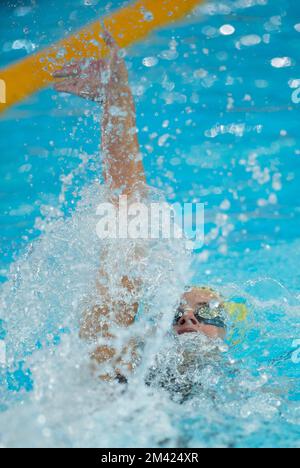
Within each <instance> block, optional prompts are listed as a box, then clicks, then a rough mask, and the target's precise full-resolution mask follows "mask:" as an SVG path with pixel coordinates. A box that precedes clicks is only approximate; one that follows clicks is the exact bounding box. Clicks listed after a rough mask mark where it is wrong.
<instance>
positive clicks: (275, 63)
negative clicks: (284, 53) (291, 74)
mask: <svg viewBox="0 0 300 468" xmlns="http://www.w3.org/2000/svg"><path fill="white" fill-rule="evenodd" d="M271 65H272V67H274V68H286V67H291V66H292V59H291V58H290V57H275V58H273V59H272V60H271Z"/></svg>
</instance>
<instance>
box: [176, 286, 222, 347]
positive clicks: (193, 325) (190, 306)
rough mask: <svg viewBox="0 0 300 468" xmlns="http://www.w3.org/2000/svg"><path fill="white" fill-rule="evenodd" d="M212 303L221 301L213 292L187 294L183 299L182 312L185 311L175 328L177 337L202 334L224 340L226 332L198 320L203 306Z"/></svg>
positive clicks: (191, 292)
mask: <svg viewBox="0 0 300 468" xmlns="http://www.w3.org/2000/svg"><path fill="white" fill-rule="evenodd" d="M212 301H220V298H219V297H218V296H217V295H216V294H215V293H213V292H210V291H207V290H203V291H202V290H199V289H192V290H191V291H189V292H187V293H185V294H184V295H183V296H182V299H181V306H180V308H181V310H182V311H184V313H183V314H182V316H181V317H180V318H179V319H178V321H177V323H176V324H175V325H174V326H173V328H174V331H175V333H176V334H177V335H182V334H184V333H202V334H203V335H205V336H207V337H208V338H212V339H217V338H221V339H224V338H225V336H226V330H225V329H224V328H220V327H216V326H214V325H207V324H205V323H201V322H199V320H198V319H197V310H198V309H199V307H200V306H202V305H203V304H209V303H211V302H212Z"/></svg>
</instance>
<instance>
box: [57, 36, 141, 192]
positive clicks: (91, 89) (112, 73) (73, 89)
mask: <svg viewBox="0 0 300 468" xmlns="http://www.w3.org/2000/svg"><path fill="white" fill-rule="evenodd" d="M103 37H104V40H105V42H106V44H107V46H108V47H109V50H110V54H109V56H108V58H107V59H99V60H93V61H90V62H86V61H84V62H81V63H77V64H74V65H67V66H66V67H64V68H63V69H62V70H60V71H58V72H56V73H55V74H54V77H55V78H57V79H60V78H62V79H63V80H62V81H58V82H57V83H56V84H55V89H56V90H57V91H59V92H66V93H70V94H75V95H78V96H81V97H83V98H85V99H89V100H93V101H96V102H99V103H101V104H102V105H103V116H102V126H101V127H102V142H101V148H102V155H103V177H104V180H105V182H106V184H107V185H108V186H109V187H110V188H111V190H112V194H114V196H117V197H118V196H119V195H128V196H129V197H130V196H135V195H138V194H140V193H141V192H143V191H144V189H145V186H146V180H145V172H144V167H143V162H142V159H141V153H140V147H139V142H138V136H137V128H136V112H135V104H134V100H133V96H132V92H131V90H130V86H129V83H128V72H127V68H126V64H125V62H124V60H123V58H122V57H121V55H120V50H119V48H118V46H117V45H116V44H115V42H114V40H113V39H112V37H111V36H110V35H109V34H108V33H107V32H106V31H105V32H104V34H103Z"/></svg>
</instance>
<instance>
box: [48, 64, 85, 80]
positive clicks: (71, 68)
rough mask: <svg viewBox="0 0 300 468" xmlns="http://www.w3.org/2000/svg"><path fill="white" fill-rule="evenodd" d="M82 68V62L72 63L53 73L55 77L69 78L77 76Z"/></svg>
mask: <svg viewBox="0 0 300 468" xmlns="http://www.w3.org/2000/svg"><path fill="white" fill-rule="evenodd" d="M81 70H82V63H81V62H80V63H74V64H72V65H70V64H68V65H65V66H64V67H63V68H62V69H61V70H57V71H56V72H54V73H53V77H54V78H69V77H71V76H77V75H78V74H79V73H80V72H81Z"/></svg>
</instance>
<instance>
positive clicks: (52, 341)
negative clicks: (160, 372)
mask: <svg viewBox="0 0 300 468" xmlns="http://www.w3.org/2000/svg"><path fill="white" fill-rule="evenodd" d="M127 3H129V2H122V1H115V0H114V1H110V2H108V1H104V2H103V1H102V2H99V1H97V0H95V1H94V0H91V1H86V2H84V1H83V0H68V1H65V2H63V5H62V4H61V3H59V2H54V1H46V0H39V1H38V2H36V5H35V6H32V5H31V2H29V1H28V2H25V1H24V2H20V3H18V5H19V6H18V7H16V6H15V5H12V4H11V3H10V2H8V1H7V2H2V4H1V6H0V13H1V17H3V18H5V22H2V25H1V30H0V36H1V41H0V44H1V45H0V67H1V68H2V67H5V66H6V65H8V64H10V63H12V62H14V61H15V60H18V59H21V58H22V57H25V56H26V55H27V54H30V53H32V52H33V51H35V50H38V49H40V48H41V47H44V46H46V45H49V44H51V43H53V42H54V41H56V40H57V39H60V38H62V37H64V36H65V35H66V34H69V33H71V32H73V31H75V30H76V29H77V28H78V27H80V26H82V25H84V24H86V23H87V22H88V21H90V20H93V19H95V18H97V17H99V16H101V15H105V14H108V13H110V12H111V11H113V9H115V8H119V7H120V6H122V5H125V4H127ZM229 25H230V27H229ZM229 32H230V33H231V34H227V33H229ZM299 38H300V5H299V2H297V0H286V1H282V0H232V1H229V0H223V1H220V2H214V1H210V2H207V3H206V4H205V5H204V6H202V7H199V8H198V9H197V10H195V11H194V12H193V14H191V15H190V16H189V17H188V18H186V19H185V20H184V21H182V22H180V23H178V24H176V25H173V26H171V27H168V28H165V29H163V30H161V31H157V32H155V33H153V34H152V35H151V36H150V37H149V38H148V39H147V40H145V41H144V42H143V43H142V44H138V45H136V46H134V47H132V48H130V49H129V50H128V51H127V57H126V61H127V64H128V66H129V72H130V82H131V85H132V88H133V93H134V96H135V99H136V105H137V116H138V127H139V138H140V143H141V147H142V151H143V155H144V161H145V167H146V173H147V179H148V181H149V184H151V185H152V186H153V187H155V188H157V189H159V190H160V191H161V192H162V193H164V195H165V197H166V199H167V200H168V201H170V202H172V203H173V202H174V201H180V202H184V201H201V202H203V203H205V205H206V226H205V229H206V243H205V246H204V247H203V249H201V251H197V252H194V254H193V257H192V282H193V283H196V284H211V285H214V286H216V287H218V288H220V290H221V291H222V292H223V293H224V294H225V295H227V296H228V297H233V296H234V297H236V296H238V297H243V298H245V300H246V301H247V303H248V306H249V310H250V311H251V314H250V316H249V319H248V322H247V323H246V324H243V325H242V326H241V328H243V327H244V330H239V336H240V339H239V341H238V344H237V345H236V346H233V345H232V343H228V346H229V348H228V350H226V351H224V359H226V360H227V362H229V363H231V364H232V365H233V366H234V369H238V372H237V375H235V376H234V377H233V376H232V375H230V376H229V375H226V378H225V377H224V379H222V378H220V374H219V372H218V369H217V370H215V369H213V370H211V373H210V374H209V375H206V374H205V375H201V379H202V380H203V379H204V380H205V384H207V386H209V385H214V387H215V391H216V394H217V395H218V398H217V403H216V404H215V403H212V401H211V400H209V399H208V398H206V397H204V396H198V397H197V398H194V399H192V400H191V401H189V402H186V403H185V404H181V405H180V404H178V403H176V402H174V401H173V400H170V398H169V397H168V396H167V395H166V394H165V393H161V392H159V391H157V392H154V393H151V392H150V391H149V389H146V388H145V387H144V386H143V385H142V383H141V378H140V376H137V377H136V379H137V381H136V382H135V385H133V387H132V388H131V387H130V388H129V390H128V392H127V393H126V394H125V395H123V396H121V398H122V405H118V404H117V403H116V405H114V410H113V412H111V410H110V408H109V407H106V405H105V404H104V402H103V401H102V400H101V392H100V391H99V387H100V384H99V383H98V382H96V383H95V381H94V380H95V379H92V377H91V376H90V374H89V371H88V367H89V366H88V359H87V358H85V357H83V356H86V355H88V353H87V352H83V351H86V350H83V347H84V344H83V343H80V342H79V341H78V340H77V333H76V324H77V323H78V319H79V317H80V313H79V310H80V304H81V302H82V301H83V300H84V297H85V295H86V294H88V293H89V291H90V289H91V287H92V284H93V279H94V278H95V275H96V271H97V267H99V246H98V245H97V241H96V238H95V233H94V226H95V218H94V215H95V207H96V205H97V201H99V199H101V197H103V196H104V195H103V193H102V192H101V189H99V188H98V185H99V184H98V182H95V181H96V180H99V179H100V178H101V160H100V156H99V141H100V126H99V121H100V119H99V110H98V108H97V107H96V106H95V105H94V104H91V103H88V102H83V101H81V100H80V99H77V98H74V97H67V96H64V95H57V94H56V93H55V92H54V91H53V90H51V89H46V90H43V91H41V92H39V93H37V94H35V95H34V96H31V97H30V98H28V99H27V100H26V101H24V102H22V103H21V104H20V105H18V106H15V107H14V108H12V109H11V110H9V111H8V112H7V113H6V114H4V115H1V116H0V128H1V142H0V147H1V160H0V178H1V189H0V205H1V211H0V225H1V257H0V280H1V294H0V319H1V321H0V340H1V341H2V342H5V343H6V347H7V354H8V364H7V366H6V367H5V366H2V367H0V385H1V394H0V409H1V410H2V412H1V413H0V445H3V446H51V445H55V446H112V447H113V446H175V445H176V446H190V447H203V446H205V447H211V446H234V447H245V446H246V447H257V446H259V447H264V446H272V447H283V446H284V447H286V446H287V447H293V446H297V447H298V446H299V423H300V404H299V397H300V393H299V366H300V358H299V352H298V349H299V347H300V320H299V312H300V304H299V301H300V274H299V264H300V237H299V227H300V204H299V201H298V196H297V195H298V194H299V187H298V183H299V182H298V181H299V176H300V136H299V135H298V131H297V128H298V122H299V112H300V99H298V96H300V91H299V94H297V90H298V89H300V63H299ZM147 57H155V58H156V59H157V60H155V61H152V63H153V64H155V65H154V66H151V67H148V66H145V63H146V62H145V61H144V59H145V58H147ZM0 78H1V69H0ZM20 79H26V77H22V78H20ZM79 201H80V202H79ZM78 203H79V205H78ZM163 255H164V253H163V252H160V258H154V259H152V260H151V262H150V260H149V264H148V266H149V271H148V273H144V275H145V277H144V279H145V280H147V281H149V284H151V288H152V289H151V288H150V291H151V292H153V291H155V299H153V301H154V302H153V306H154V305H155V301H157V302H156V306H157V304H159V305H160V306H161V307H162V310H164V308H166V310H168V307H170V306H171V305H172V304H167V303H165V299H164V297H165V296H167V297H170V295H171V294H170V293H171V292H172V291H173V292H174V294H175V293H176V291H178V292H179V290H180V285H181V283H182V276H184V275H183V272H184V271H185V268H186V261H185V259H183V258H182V257H181V250H180V248H179V247H177V246H171V247H170V248H169V252H168V255H169V256H168V259H169V260H168V261H170V262H172V268H173V270H172V271H173V277H172V278H169V275H170V271H168V270H167V268H166V263H167V262H165V264H164V261H163V260H165V259H164V258H163ZM166 255H167V254H166ZM120 256H122V254H121V253H120ZM120 261H121V260H120ZM188 261H189V260H187V262H188ZM111 268H112V272H113V264H112V265H111ZM157 272H160V275H161V277H162V278H164V281H162V282H161V283H160V282H159V281H158V279H157V278H159V277H160V276H159V275H158V276H157V277H156V276H155V275H156V273H157ZM149 295H150V292H149ZM1 341H0V343H1ZM156 345H157V346H158V344H157V343H156ZM202 374H203V373H202ZM139 379H140V380H139ZM232 387H234V389H235V391H232ZM116 392H117V393H118V390H116ZM149 392H150V393H149ZM116 398H118V395H117V396H116ZM117 401H118V400H117ZM124 402H125V403H126V404H124ZM112 413H113V414H112ZM24 425H26V427H28V430H26V433H24V430H22V428H23V427H24Z"/></svg>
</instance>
